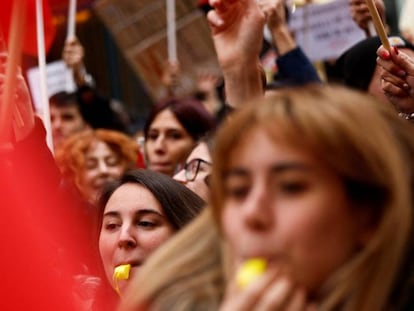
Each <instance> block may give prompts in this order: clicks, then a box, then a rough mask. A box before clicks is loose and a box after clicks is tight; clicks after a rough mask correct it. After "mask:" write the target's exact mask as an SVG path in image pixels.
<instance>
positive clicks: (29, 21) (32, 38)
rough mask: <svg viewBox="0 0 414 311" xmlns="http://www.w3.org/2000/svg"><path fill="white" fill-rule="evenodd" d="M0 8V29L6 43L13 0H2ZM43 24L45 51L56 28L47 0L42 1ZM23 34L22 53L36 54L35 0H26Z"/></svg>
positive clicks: (52, 38)
mask: <svg viewBox="0 0 414 311" xmlns="http://www.w3.org/2000/svg"><path fill="white" fill-rule="evenodd" d="M1 2H2V3H1V10H0V29H1V32H2V33H3V36H4V38H5V41H6V43H7V42H8V37H9V27H10V22H11V21H10V19H11V15H12V7H13V0H2V1H1ZM43 24H44V29H45V49H46V52H47V51H48V50H49V48H50V47H51V45H52V42H53V40H54V38H55V34H56V29H55V26H54V24H53V20H52V13H51V10H50V6H49V3H48V1H43ZM25 25H26V26H25V34H24V36H23V37H24V43H23V53H25V54H29V55H33V56H36V55H37V35H36V28H37V26H36V1H35V0H27V14H26V23H25Z"/></svg>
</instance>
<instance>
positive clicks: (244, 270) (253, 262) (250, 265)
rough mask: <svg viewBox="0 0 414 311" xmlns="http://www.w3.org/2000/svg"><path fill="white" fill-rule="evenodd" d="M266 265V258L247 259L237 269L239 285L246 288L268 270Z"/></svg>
mask: <svg viewBox="0 0 414 311" xmlns="http://www.w3.org/2000/svg"><path fill="white" fill-rule="evenodd" d="M266 266H267V263H266V260H264V259H263V258H251V259H249V260H246V261H245V262H244V263H243V264H242V265H241V267H240V268H239V270H238V271H237V274H236V283H237V285H238V286H239V287H240V288H242V289H244V288H245V287H246V286H247V285H249V284H250V283H251V282H253V281H254V280H256V279H257V278H258V277H259V276H261V275H262V274H263V273H264V272H265V271H266Z"/></svg>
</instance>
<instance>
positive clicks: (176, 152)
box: [169, 139, 193, 161]
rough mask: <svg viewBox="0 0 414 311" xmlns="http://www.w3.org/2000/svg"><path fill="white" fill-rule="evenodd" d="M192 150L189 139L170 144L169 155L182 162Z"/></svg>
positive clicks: (191, 142) (191, 143)
mask: <svg viewBox="0 0 414 311" xmlns="http://www.w3.org/2000/svg"><path fill="white" fill-rule="evenodd" d="M192 149H193V141H192V140H190V139H185V140H181V141H178V142H174V143H171V147H170V149H169V150H170V154H171V156H172V157H174V158H175V160H176V161H183V160H185V158H186V157H187V156H188V155H189V154H190V152H191V150H192Z"/></svg>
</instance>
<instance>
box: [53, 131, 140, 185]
mask: <svg viewBox="0 0 414 311" xmlns="http://www.w3.org/2000/svg"><path fill="white" fill-rule="evenodd" d="M94 141H102V142H104V143H106V144H107V145H108V146H109V148H111V150H112V151H114V152H115V153H116V154H117V155H118V156H119V157H120V159H121V161H122V163H123V164H124V165H125V169H129V168H133V167H135V164H136V161H137V157H138V152H139V149H138V144H137V143H136V142H135V141H134V140H133V139H132V138H130V137H129V136H127V135H125V134H123V133H121V132H118V131H114V130H106V129H98V130H85V131H82V132H79V133H76V134H74V135H71V136H70V137H68V138H67V139H66V140H65V141H64V142H63V144H62V145H61V146H60V147H59V148H58V150H57V151H56V162H57V164H58V166H59V169H60V171H61V173H62V175H63V177H64V178H65V179H66V180H68V181H69V182H71V183H73V184H74V185H75V186H77V187H78V185H79V180H80V178H81V174H82V173H83V171H84V167H85V154H86V152H87V151H88V149H89V148H90V146H91V144H92V143H93V142H94Z"/></svg>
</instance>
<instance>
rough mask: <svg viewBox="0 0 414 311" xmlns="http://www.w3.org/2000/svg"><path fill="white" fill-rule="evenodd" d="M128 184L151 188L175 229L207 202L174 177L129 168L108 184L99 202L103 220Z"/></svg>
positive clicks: (193, 215) (182, 225) (184, 223)
mask: <svg viewBox="0 0 414 311" xmlns="http://www.w3.org/2000/svg"><path fill="white" fill-rule="evenodd" d="M127 183H133V184H137V185H140V186H143V187H144V188H146V189H148V190H149V191H150V192H151V193H152V194H153V196H154V197H155V199H156V200H157V201H158V202H159V203H160V204H161V206H162V209H163V211H164V213H165V215H166V217H167V219H168V221H169V222H170V223H171V225H172V226H173V228H174V229H175V230H179V229H181V228H182V227H184V226H185V225H186V224H187V223H189V222H190V221H191V220H192V219H193V218H194V217H195V216H196V215H198V213H199V212H200V211H201V209H202V208H203V207H204V205H205V202H204V201H203V199H201V198H200V197H199V196H198V195H197V194H195V193H194V192H193V191H191V190H189V189H188V188H187V187H186V186H184V185H182V184H180V183H179V182H177V181H176V180H174V179H172V178H171V177H169V176H167V175H164V174H161V173H158V172H155V171H150V170H146V169H133V170H129V171H127V172H126V173H125V174H124V175H122V176H121V178H120V179H119V180H116V181H113V182H110V183H108V184H107V185H106V186H105V187H104V189H103V191H102V194H101V196H100V198H99V202H98V206H99V214H100V215H99V217H100V220H101V219H102V215H103V211H104V209H105V205H106V204H107V203H108V201H109V199H110V197H111V196H112V194H113V193H114V192H115V191H116V190H117V189H118V188H119V187H121V186H122V185H124V184H127Z"/></svg>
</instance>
